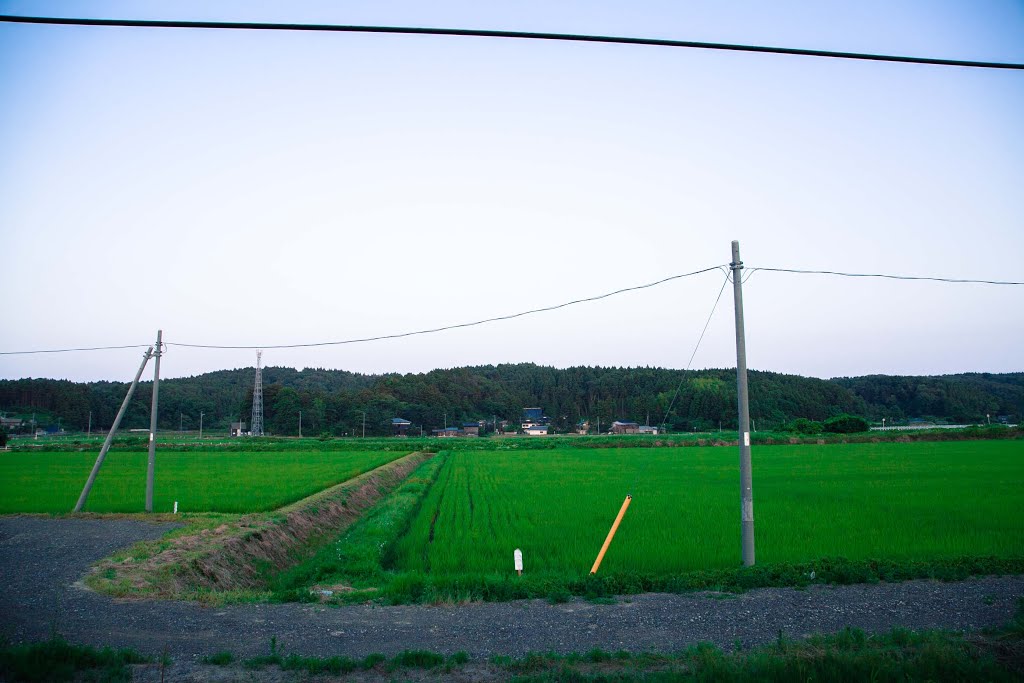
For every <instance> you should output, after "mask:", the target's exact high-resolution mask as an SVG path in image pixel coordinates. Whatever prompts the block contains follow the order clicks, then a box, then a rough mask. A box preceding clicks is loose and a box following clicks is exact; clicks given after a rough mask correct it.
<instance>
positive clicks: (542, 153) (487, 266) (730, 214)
mask: <svg viewBox="0 0 1024 683" xmlns="http://www.w3.org/2000/svg"><path fill="white" fill-rule="evenodd" d="M0 12H2V13H8V14H49V15H55V16H76V15H77V16H92V17H118V18H163V19H209V20H236V21H245V20H248V21H293V22H318V23H328V22H330V23H346V24H386V25H421V26H444V27H460V28H485V29H508V30H529V31H551V32H568V33H600V34H611V35H628V36H644V37H664V38H674V39H681V40H697V41H714V42H729V43H754V44H761V45H779V46H791V47H807V48H819V49H828V50H843V51H861V52H883V53H894V54H907V55H919V56H936V57H948V58H961V59H977V60H993V61H1015V62H1024V3H1021V2H970V1H963V2H900V3H893V2H859V3H850V2H845V3H830V2H816V3H810V2H805V3H804V2H802V3H795V2H772V3H765V2H702V3H678V2H634V3H621V2H587V3H583V2H562V3H551V2H515V3H511V2H506V3H475V2H431V3H422V2H346V3H334V2H294V3H256V2H194V1H193V2H188V1H186V2H175V3H152V2H146V3H143V2H74V1H69V0H64V1H62V2H48V1H45V0H41V1H34V2H17V1H10V2H0ZM0 103H2V106H0V258H2V260H0V291H2V292H3V294H4V296H3V297H2V301H3V312H2V316H3V317H2V323H0V351H11V350H22V349H35V348H59V347H65V346H91V345H107V344H134V343H145V342H148V341H151V340H152V338H153V337H155V333H156V330H157V329H158V328H162V329H163V330H164V334H165V339H166V340H168V341H177V342H193V343H209V344H243V345H245V344H286V343H302V342H316V341H327V340H336V339H346V338H353V337H365V336H373V335H379V334H389V333H396V332H403V331H406V330H411V329H420V328H424V327H433V326H437V325H442V324H450V323H459V322H464V321H467V320H475V319H479V318H483V317H489V316H492V315H502V314H507V313H514V312H516V311H519V310H523V309H527V308H533V307H537V306H546V305H551V304H556V303H560V302H562V301H566V300H570V299H574V298H578V297H583V296H589V295H594V294H600V293H602V292H606V291H610V290H614V289H618V288H621V287H626V286H630V285H635V284H640V283H644V282H649V281H652V280H656V279H659V278H662V277H666V276H669V275H673V274H677V273H682V272H687V271H691V270H696V269H699V268H703V267H706V266H710V265H716V264H723V263H727V262H728V261H729V243H730V241H731V240H733V239H739V240H740V242H741V246H742V249H743V258H744V261H745V262H746V263H747V264H748V265H749V266H771V267H793V268H812V269H829V270H844V271H857V272H890V273H906V274H912V275H941V276H950V277H984V278H995V279H1008V280H1018V281H1020V280H1024V265H1021V263H1020V255H1021V254H1022V253H1024V125H1022V121H1024V73H1022V72H1020V71H1012V72H1011V71H986V70H979V69H965V68H951V67H936V66H919V65H902V64H882V63H865V62H851V61H844V60H831V59H816V58H809V57H796V56H777V55H755V54H739V53H723V52H711V51H701V50H683V49H670V48H655V47H632V46H621V45H618V46H616V45H596V44H571V43H550V42H532V41H521V40H495V39H478V38H455V37H424V36H415V37H414V36H386V35H346V34H310V33H268V32H244V33H243V32H225V31H208V30H207V31H204V30H157V29H124V28H81V27H52V26H24V25H9V24H8V25H0ZM721 284H722V276H721V275H719V274H717V273H713V274H709V275H703V276H700V277H697V278H693V279H689V280H683V281H677V282H674V283H671V284H667V285H663V286H661V287H658V288H655V289H649V290H645V291H643V292H637V293H631V294H627V295H623V296H620V297H615V298H611V299H607V300H604V301H601V302H597V303H591V304H584V305H581V306H578V307H575V308H571V309H565V310H562V311H558V312H552V313H544V314H540V315H537V316H534V317H531V318H523V319H518V320H514V321H508V322H501V323H495V324H493V325H488V326H483V327H478V328H473V329H469V330H461V331H453V332H445V333H441V334H437V335H430V336H425V337H417V338H410V339H404V340H396V341H386V342H377V343H370V344H361V345H352V346H343V347H326V348H318V349H306V350H292V351H277V350H274V351H268V352H266V353H265V354H264V361H265V363H267V364H270V365H290V366H296V367H305V366H316V367H329V368H344V369H348V370H354V371H361V372H388V371H399V372H411V371H423V370H428V369H431V368H435V367H452V366H460V365H470V364H484V363H501V362H521V361H532V362H537V363H542V364H551V365H556V366H562V367H564V366H569V365H617V366H635V365H659V366H666V367H685V366H686V363H687V361H688V359H689V357H690V354H691V352H692V351H693V347H694V344H695V342H696V340H697V337H698V335H699V334H700V331H701V328H702V326H703V324H704V320H705V319H706V317H707V315H708V313H709V311H710V310H711V305H712V303H713V302H714V299H715V296H716V294H717V293H718V291H719V288H720V286H721ZM744 294H745V301H746V312H747V332H748V354H749V356H748V362H749V365H750V367H752V368H756V369H764V370H775V371H781V372H793V373H799V374H805V375H814V376H820V377H831V376H837V375H859V374H870V373H889V374H942V373H951V372H962V371H991V372H1004V371H1020V370H1022V369H1024V363H1022V360H1021V351H1020V348H1021V338H1022V333H1024V315H1022V313H1021V311H1022V310H1024V305H1022V304H1024V288H1021V287H1016V288H1012V287H1004V288H997V287H986V286H953V285H942V284H928V283H896V282H888V281H867V280H846V279H836V278H824V277H811V276H795V275H781V274H772V273H757V274H755V275H753V276H752V277H751V279H750V280H749V281H748V282H747V284H746V286H745V291H744ZM732 329H733V328H732V299H731V296H730V295H729V292H728V290H727V292H726V295H725V296H723V298H722V301H721V303H720V305H719V307H718V310H717V313H716V315H715V317H714V318H713V320H712V322H711V325H710V328H709V330H708V335H707V337H706V338H705V340H704V343H703V345H702V346H701V348H700V350H699V352H698V353H697V356H696V358H695V360H694V367H698V368H699V367H727V366H731V365H734V364H735V349H734V345H733V337H732ZM138 357H139V352H138V351H134V350H132V351H109V352H100V353H71V354H59V355H58V354H55V355H40V356H0V377H3V378H17V377H26V376H34V377H61V378H64V377H66V378H69V379H75V380H93V379H118V380H124V379H129V378H130V377H131V376H132V375H133V374H134V370H135V368H136V366H137V364H138ZM254 360H255V353H254V352H249V351H199V350H186V349H181V348H177V347H172V348H171V349H170V352H169V353H168V355H167V356H166V357H165V359H164V363H163V368H162V369H163V372H164V373H165V374H166V375H167V376H182V375H190V374H196V373H199V372H205V371H208V370H214V369H220V368H226V367H227V368H230V367H242V366H251V365H253V363H254Z"/></svg>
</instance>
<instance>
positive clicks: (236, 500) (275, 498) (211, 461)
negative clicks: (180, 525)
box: [0, 451, 405, 514]
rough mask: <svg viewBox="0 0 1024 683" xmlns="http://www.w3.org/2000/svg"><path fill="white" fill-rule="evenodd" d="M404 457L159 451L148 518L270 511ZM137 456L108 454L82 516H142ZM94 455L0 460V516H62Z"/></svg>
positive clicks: (142, 475)
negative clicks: (167, 514)
mask: <svg viewBox="0 0 1024 683" xmlns="http://www.w3.org/2000/svg"><path fill="white" fill-rule="evenodd" d="M404 454H405V453H404V452H393V451H392V452H387V451H326V452H301V451H296V452H291V451H289V452H278V453H274V452H269V453H246V452H220V453H208V452H207V453H203V452H188V451H184V452H180V451H165V452H160V451H158V452H157V458H156V474H155V477H154V495H153V510H154V512H171V511H172V510H173V508H174V502H175V501H178V506H179V511H180V512H232V513H238V512H261V511H266V510H273V509H276V508H278V507H281V506H282V505H286V504H288V503H291V502H293V501H296V500H298V499H300V498H304V497H306V496H309V495H312V494H314V493H316V492H317V491H321V490H323V489H324V488H327V487H329V486H333V485H334V484H338V483H340V482H343V481H346V480H348V479H351V478H352V477H355V476H357V475H359V474H362V473H363V472H366V471H368V470H371V469H374V468H375V467H379V466H380V465H383V464H384V463H387V462H390V461H391V460H394V459H395V458H397V457H399V456H401V455H404ZM147 457H148V454H147V453H146V452H145V451H143V452H115V451H112V452H110V453H109V454H108V455H107V458H106V460H105V461H104V463H103V468H102V469H101V470H100V474H99V476H98V477H97V479H96V484H95V485H94V486H93V489H92V493H91V494H90V495H89V501H88V503H87V504H86V506H85V511H86V512H141V511H142V510H143V509H144V505H145V494H146V460H147ZM95 461H96V453H95V452H92V453H18V452H14V453H4V454H2V455H0V514H10V513H19V512H28V513H65V512H70V511H71V509H72V508H73V507H74V505H75V502H76V501H77V500H78V496H79V494H80V493H81V491H82V487H83V486H84V485H85V481H86V479H87V478H88V476H89V472H90V471H91V469H92V466H93V463H94V462H95Z"/></svg>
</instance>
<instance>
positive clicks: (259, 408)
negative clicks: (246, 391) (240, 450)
mask: <svg viewBox="0 0 1024 683" xmlns="http://www.w3.org/2000/svg"><path fill="white" fill-rule="evenodd" d="M262 358H263V351H257V352H256V385H255V386H253V388H252V424H251V426H250V429H249V434H250V435H252V436H263V369H262V368H260V359H262Z"/></svg>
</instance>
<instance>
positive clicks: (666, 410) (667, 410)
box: [661, 272, 729, 428]
mask: <svg viewBox="0 0 1024 683" xmlns="http://www.w3.org/2000/svg"><path fill="white" fill-rule="evenodd" d="M727 284H729V273H728V272H727V273H726V274H725V280H724V281H723V282H722V288H721V289H720V290H718V296H716V297H715V304H714V305H713V306H712V307H711V312H710V313H708V319H707V320H706V321H705V322H704V329H703V330H701V332H700V337H698V338H697V343H696V344H695V345H694V347H693V353H691V354H690V360H689V361H687V363H686V369H685V370H683V373H686V371H687V370H689V369H690V366H691V365H693V359H694V357H695V356H696V355H697V349H699V348H700V343H701V342H702V341H704V335H705V334H706V333H707V331H708V325H710V324H711V318H712V317H714V315H715V311H716V310H717V309H718V302H719V301H721V300H722V292H724V291H725V286H726V285H727ZM685 381H686V377H685V374H684V376H683V377H682V378H681V379H680V380H679V386H677V387H676V391H675V393H674V394H672V400H671V401H669V404H668V408H666V409H665V417H663V418H662V420H661V426H662V428H664V427H665V424H666V423H667V422H668V416H669V413H671V412H672V407H673V406H674V405H675V404H676V399H677V398H679V392H680V391H681V390H682V388H683V382H685Z"/></svg>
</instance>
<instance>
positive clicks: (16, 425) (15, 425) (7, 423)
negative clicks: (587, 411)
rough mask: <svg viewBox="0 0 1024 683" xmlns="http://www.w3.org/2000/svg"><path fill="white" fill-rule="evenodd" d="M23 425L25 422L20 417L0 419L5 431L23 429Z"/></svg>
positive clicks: (0, 424)
mask: <svg viewBox="0 0 1024 683" xmlns="http://www.w3.org/2000/svg"><path fill="white" fill-rule="evenodd" d="M23 424H25V421H24V420H23V419H21V418H20V417H0V426H3V427H4V429H8V430H14V429H21V426H22V425H23Z"/></svg>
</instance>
